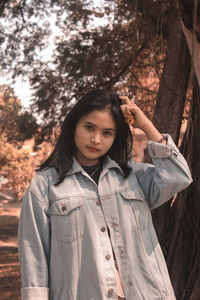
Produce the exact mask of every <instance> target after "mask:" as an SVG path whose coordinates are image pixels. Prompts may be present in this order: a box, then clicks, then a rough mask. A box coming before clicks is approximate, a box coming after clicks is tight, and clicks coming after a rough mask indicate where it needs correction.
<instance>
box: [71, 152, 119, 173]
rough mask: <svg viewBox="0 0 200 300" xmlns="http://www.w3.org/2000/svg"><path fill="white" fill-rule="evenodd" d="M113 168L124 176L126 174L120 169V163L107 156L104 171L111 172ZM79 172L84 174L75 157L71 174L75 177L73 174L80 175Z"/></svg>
mask: <svg viewBox="0 0 200 300" xmlns="http://www.w3.org/2000/svg"><path fill="white" fill-rule="evenodd" d="M112 168H116V169H118V170H119V171H120V172H121V173H122V174H124V172H123V171H122V169H121V168H120V166H119V165H118V163H116V161H114V160H112V159H111V158H110V157H109V156H106V157H105V159H104V163H103V170H109V169H112ZM78 172H83V169H82V167H81V165H80V164H79V163H78V162H77V160H76V159H75V157H73V165H72V169H71V172H70V173H69V174H70V175H73V174H75V173H78Z"/></svg>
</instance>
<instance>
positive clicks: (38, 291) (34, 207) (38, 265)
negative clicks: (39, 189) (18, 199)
mask: <svg viewBox="0 0 200 300" xmlns="http://www.w3.org/2000/svg"><path fill="white" fill-rule="evenodd" d="M18 245H19V258H20V270H21V281H22V289H21V295H22V300H36V299H37V300H48V299H49V296H48V293H49V289H48V285H49V275H48V264H49V255H50V224H49V216H48V208H47V207H45V205H44V203H43V202H42V201H41V200H39V198H38V197H37V196H36V195H35V194H34V193H33V192H32V191H31V189H30V188H29V189H28V190H27V192H26V194H25V196H24V198H23V202H22V209H21V215H20V221H19V228H18Z"/></svg>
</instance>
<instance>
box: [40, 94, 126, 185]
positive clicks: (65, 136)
mask: <svg viewBox="0 0 200 300" xmlns="http://www.w3.org/2000/svg"><path fill="white" fill-rule="evenodd" d="M121 104H122V102H121V99H120V98H119V96H118V95H117V94H112V93H110V92H108V91H106V90H103V89H95V90H92V91H90V92H89V93H87V94H85V95H84V96H83V97H82V98H81V99H80V100H79V101H78V102H77V103H76V104H75V105H74V106H73V108H72V109H71V110H70V112H69V113H68V114H67V116H66V118H65V120H64V122H63V124H62V127H61V133H60V135H59V137H58V140H57V142H56V144H55V147H54V149H53V151H52V153H51V154H50V156H49V157H48V158H47V160H46V161H45V162H43V163H42V164H41V165H40V166H39V168H38V171H41V170H44V169H46V168H51V167H53V168H55V169H56V170H57V172H58V174H59V180H58V182H57V183H56V185H58V184H60V183H61V182H63V180H64V178H65V177H66V176H67V174H69V173H70V171H71V168H72V164H73V155H74V153H75V150H76V146H75V142H74V132H75V129H76V125H77V122H78V121H79V119H80V118H81V117H82V116H84V115H86V114H88V113H90V112H92V111H94V110H100V111H103V110H105V109H107V108H108V109H109V110H110V112H111V115H112V117H113V120H114V121H115V123H116V129H117V131H116V136H115V140H114V142H113V144H112V146H111V148H110V149H109V151H108V152H107V153H106V155H109V156H110V157H111V159H113V160H115V161H116V162H117V163H118V164H119V166H120V167H121V169H122V170H123V172H124V174H125V177H126V176H127V175H128V174H129V173H130V168H129V167H128V160H129V159H130V158H131V155H132V134H131V131H130V128H129V126H128V124H126V123H125V121H124V116H123V113H122V111H121V108H120V105H121Z"/></svg>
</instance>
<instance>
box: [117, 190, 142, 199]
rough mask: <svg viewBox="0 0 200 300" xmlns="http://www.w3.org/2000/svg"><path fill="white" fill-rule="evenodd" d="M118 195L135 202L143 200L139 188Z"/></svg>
mask: <svg viewBox="0 0 200 300" xmlns="http://www.w3.org/2000/svg"><path fill="white" fill-rule="evenodd" d="M120 194H121V195H122V196H123V197H124V198H125V199H127V200H131V199H136V200H141V201H144V200H145V196H144V193H143V191H142V190H141V189H140V188H135V187H134V189H133V190H124V191H120Z"/></svg>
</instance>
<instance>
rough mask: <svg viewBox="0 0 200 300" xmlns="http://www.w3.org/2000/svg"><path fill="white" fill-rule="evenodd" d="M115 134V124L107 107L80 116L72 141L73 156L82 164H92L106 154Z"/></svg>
mask: <svg viewBox="0 0 200 300" xmlns="http://www.w3.org/2000/svg"><path fill="white" fill-rule="evenodd" d="M115 136H116V124H115V122H114V120H113V118H112V115H111V113H110V111H109V109H105V110H104V111H99V110H94V111H92V112H90V113H88V114H86V115H84V116H82V117H81V118H80V120H79V121H78V123H77V126H76V130H75V135H74V141H75V145H76V150H75V158H76V159H77V161H78V162H79V163H80V164H81V165H83V166H92V165H95V164H97V163H98V162H99V158H100V157H101V156H103V155H104V154H106V153H107V152H108V150H109V149H110V147H111V146H112V144H113V142H114V140H115Z"/></svg>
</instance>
